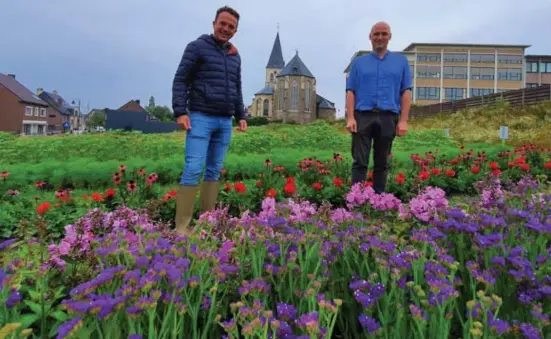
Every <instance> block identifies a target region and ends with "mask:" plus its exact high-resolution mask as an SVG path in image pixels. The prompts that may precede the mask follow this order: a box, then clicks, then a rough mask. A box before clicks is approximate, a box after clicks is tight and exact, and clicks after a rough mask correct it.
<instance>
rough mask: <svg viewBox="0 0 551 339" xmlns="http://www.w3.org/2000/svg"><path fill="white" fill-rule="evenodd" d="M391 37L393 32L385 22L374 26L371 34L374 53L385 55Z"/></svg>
mask: <svg viewBox="0 0 551 339" xmlns="http://www.w3.org/2000/svg"><path fill="white" fill-rule="evenodd" d="M391 37H392V32H391V31H390V25H389V24H387V23H386V22H384V21H380V22H377V23H376V24H375V25H373V27H371V33H369V39H370V40H371V45H372V46H373V51H374V52H375V53H377V54H379V55H382V54H384V53H385V52H386V50H387V47H388V42H389V41H390V38H391Z"/></svg>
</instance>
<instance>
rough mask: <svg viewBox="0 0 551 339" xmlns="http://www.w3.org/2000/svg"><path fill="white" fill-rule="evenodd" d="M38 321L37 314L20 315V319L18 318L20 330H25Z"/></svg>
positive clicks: (38, 316)
mask: <svg viewBox="0 0 551 339" xmlns="http://www.w3.org/2000/svg"><path fill="white" fill-rule="evenodd" d="M38 319H40V315H39V314H25V315H22V316H21V318H19V322H20V323H21V325H22V326H21V329H26V328H28V327H30V326H31V325H32V324H34V323H35V322H36V321H37V320H38Z"/></svg>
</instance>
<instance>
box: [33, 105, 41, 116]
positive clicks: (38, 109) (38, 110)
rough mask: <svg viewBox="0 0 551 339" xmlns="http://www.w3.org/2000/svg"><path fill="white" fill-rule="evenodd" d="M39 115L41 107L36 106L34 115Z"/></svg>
mask: <svg viewBox="0 0 551 339" xmlns="http://www.w3.org/2000/svg"><path fill="white" fill-rule="evenodd" d="M39 115H40V108H38V107H35V108H34V116H35V117H37V116H39Z"/></svg>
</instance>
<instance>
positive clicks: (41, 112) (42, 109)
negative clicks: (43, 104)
mask: <svg viewBox="0 0 551 339" xmlns="http://www.w3.org/2000/svg"><path fill="white" fill-rule="evenodd" d="M40 116H41V117H45V116H46V109H45V108H41V109H40Z"/></svg>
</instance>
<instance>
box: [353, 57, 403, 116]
mask: <svg viewBox="0 0 551 339" xmlns="http://www.w3.org/2000/svg"><path fill="white" fill-rule="evenodd" d="M411 88H412V76H411V71H410V69H409V64H408V60H407V58H406V57H405V56H404V55H403V54H400V53H393V52H390V51H388V52H387V53H386V54H385V56H384V57H383V58H379V57H378V56H377V55H376V54H375V53H372V52H371V53H369V54H366V55H362V56H360V57H357V58H356V59H354V61H353V62H352V65H351V68H350V74H349V76H348V79H347V81H346V90H347V91H352V92H354V94H355V98H356V102H355V109H356V110H360V111H367V110H373V109H379V110H388V111H392V112H394V113H397V114H400V110H401V97H402V94H403V93H404V92H405V91H406V90H408V89H409V90H411Z"/></svg>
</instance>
